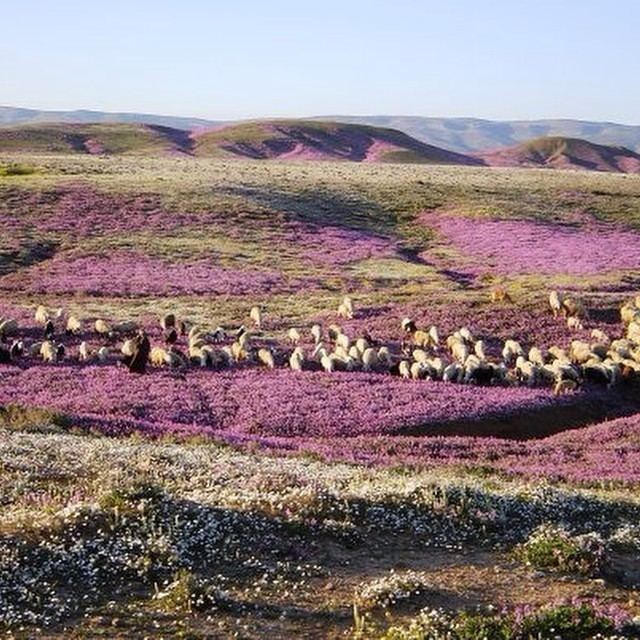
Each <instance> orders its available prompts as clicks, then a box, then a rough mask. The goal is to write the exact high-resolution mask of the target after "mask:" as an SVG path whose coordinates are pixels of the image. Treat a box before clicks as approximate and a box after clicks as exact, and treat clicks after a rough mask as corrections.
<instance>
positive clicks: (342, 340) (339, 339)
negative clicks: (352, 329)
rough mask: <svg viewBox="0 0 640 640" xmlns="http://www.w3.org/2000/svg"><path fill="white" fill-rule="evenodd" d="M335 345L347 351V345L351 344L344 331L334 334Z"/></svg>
mask: <svg viewBox="0 0 640 640" xmlns="http://www.w3.org/2000/svg"><path fill="white" fill-rule="evenodd" d="M335 342H336V346H340V347H342V348H343V349H344V350H345V351H349V347H350V346H351V339H350V338H349V336H348V335H347V334H346V333H341V334H340V335H338V336H336V340H335Z"/></svg>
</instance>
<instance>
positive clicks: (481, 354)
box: [473, 340, 487, 360]
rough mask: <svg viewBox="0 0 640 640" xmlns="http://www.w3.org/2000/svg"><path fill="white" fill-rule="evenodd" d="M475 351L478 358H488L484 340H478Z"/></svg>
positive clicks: (474, 347)
mask: <svg viewBox="0 0 640 640" xmlns="http://www.w3.org/2000/svg"><path fill="white" fill-rule="evenodd" d="M473 351H474V353H475V354H476V355H477V356H478V358H480V360H486V359H487V352H486V349H485V344H484V340H477V341H476V343H475V344H474V345H473Z"/></svg>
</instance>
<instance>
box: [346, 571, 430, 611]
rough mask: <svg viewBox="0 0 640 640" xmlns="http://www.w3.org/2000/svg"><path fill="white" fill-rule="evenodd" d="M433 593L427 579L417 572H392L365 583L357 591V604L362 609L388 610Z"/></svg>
mask: <svg viewBox="0 0 640 640" xmlns="http://www.w3.org/2000/svg"><path fill="white" fill-rule="evenodd" d="M430 591H433V587H432V586H431V585H430V584H429V582H428V581H427V579H426V577H425V576H424V575H422V574H421V573H418V572H416V571H403V572H401V573H394V572H391V574H390V575H388V576H385V577H383V578H378V579H376V580H371V581H369V582H364V583H362V584H361V585H359V587H358V588H357V589H356V593H355V603H356V604H357V605H358V606H359V607H360V608H362V609H364V610H367V609H378V608H379V609H388V608H390V607H393V606H394V605H396V604H399V603H402V602H409V601H411V600H414V599H416V598H419V597H420V596H422V595H424V594H425V593H428V592H430Z"/></svg>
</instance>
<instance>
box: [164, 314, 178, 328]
mask: <svg viewBox="0 0 640 640" xmlns="http://www.w3.org/2000/svg"><path fill="white" fill-rule="evenodd" d="M160 328H161V329H162V330H163V331H169V330H170V329H175V328H176V316H175V314H173V313H167V314H166V315H164V316H162V318H160Z"/></svg>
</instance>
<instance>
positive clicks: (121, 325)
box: [98, 320, 140, 335]
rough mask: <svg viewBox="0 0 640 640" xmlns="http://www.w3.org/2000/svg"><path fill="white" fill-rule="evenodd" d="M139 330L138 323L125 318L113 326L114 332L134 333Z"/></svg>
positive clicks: (122, 333)
mask: <svg viewBox="0 0 640 640" xmlns="http://www.w3.org/2000/svg"><path fill="white" fill-rule="evenodd" d="M137 331H140V327H139V326H138V323H137V322H135V321H133V320H123V321H122V322H118V324H116V325H114V326H113V333H117V334H119V335H133V334H134V333H136V332H137ZM98 333H100V332H98ZM107 333H109V332H107Z"/></svg>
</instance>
